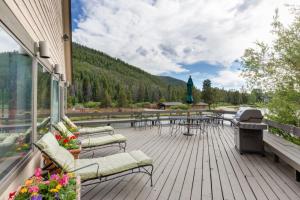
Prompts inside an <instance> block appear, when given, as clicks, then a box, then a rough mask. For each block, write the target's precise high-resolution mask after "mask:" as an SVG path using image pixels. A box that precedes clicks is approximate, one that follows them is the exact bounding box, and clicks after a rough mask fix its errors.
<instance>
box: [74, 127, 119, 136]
mask: <svg viewBox="0 0 300 200" xmlns="http://www.w3.org/2000/svg"><path fill="white" fill-rule="evenodd" d="M78 131H79V132H80V134H88V133H103V132H111V131H114V128H113V127H111V126H99V127H85V128H80V129H79V130H78Z"/></svg>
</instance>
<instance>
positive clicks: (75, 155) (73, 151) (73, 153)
mask: <svg viewBox="0 0 300 200" xmlns="http://www.w3.org/2000/svg"><path fill="white" fill-rule="evenodd" d="M68 151H69V152H70V153H71V154H72V155H73V156H74V159H78V158H79V154H80V152H81V146H80V147H79V149H69V150H68Z"/></svg>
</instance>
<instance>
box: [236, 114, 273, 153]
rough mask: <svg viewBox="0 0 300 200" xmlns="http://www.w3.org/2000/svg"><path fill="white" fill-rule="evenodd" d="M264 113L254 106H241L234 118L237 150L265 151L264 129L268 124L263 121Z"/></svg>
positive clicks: (245, 151)
mask: <svg viewBox="0 0 300 200" xmlns="http://www.w3.org/2000/svg"><path fill="white" fill-rule="evenodd" d="M262 119H263V115H262V113H261V111H260V110H258V109H254V108H241V109H239V110H238V112H237V113H236V115H235V118H234V119H233V125H234V142H235V146H236V148H237V150H238V151H239V152H240V153H241V154H243V153H260V154H263V153H264V145H263V130H264V129H266V128H267V125H266V124H264V123H262Z"/></svg>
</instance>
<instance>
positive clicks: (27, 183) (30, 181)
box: [25, 179, 33, 186]
mask: <svg viewBox="0 0 300 200" xmlns="http://www.w3.org/2000/svg"><path fill="white" fill-rule="evenodd" d="M32 182H33V180H31V179H28V180H26V181H25V185H26V186H30V185H31V184H32Z"/></svg>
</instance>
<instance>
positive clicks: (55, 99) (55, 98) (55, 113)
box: [51, 77, 60, 123]
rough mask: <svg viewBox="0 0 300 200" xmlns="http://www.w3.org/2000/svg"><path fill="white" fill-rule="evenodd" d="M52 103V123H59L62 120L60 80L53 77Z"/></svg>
mask: <svg viewBox="0 0 300 200" xmlns="http://www.w3.org/2000/svg"><path fill="white" fill-rule="evenodd" d="M51 91H52V92H51V93H52V96H51V97H52V100H51V101H52V105H51V120H52V123H57V122H59V120H60V116H59V113H60V112H59V111H60V110H59V82H58V81H57V80H55V78H54V77H53V79H52V90H51Z"/></svg>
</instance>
